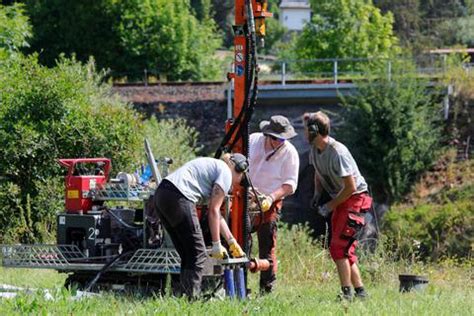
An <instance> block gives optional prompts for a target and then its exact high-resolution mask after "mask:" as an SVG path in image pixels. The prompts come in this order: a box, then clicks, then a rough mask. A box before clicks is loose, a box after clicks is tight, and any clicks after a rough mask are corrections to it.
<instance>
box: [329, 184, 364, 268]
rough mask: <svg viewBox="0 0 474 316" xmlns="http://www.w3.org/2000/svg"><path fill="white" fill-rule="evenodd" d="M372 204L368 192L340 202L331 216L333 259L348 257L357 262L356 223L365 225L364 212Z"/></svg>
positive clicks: (330, 250)
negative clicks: (354, 227)
mask: <svg viewBox="0 0 474 316" xmlns="http://www.w3.org/2000/svg"><path fill="white" fill-rule="evenodd" d="M371 205H372V198H371V197H370V196H369V195H368V194H366V193H360V194H355V195H353V196H351V197H350V198H348V199H347V200H346V201H345V202H343V203H342V204H340V205H339V206H338V207H337V208H336V209H335V210H334V212H333V214H332V217H331V243H330V245H329V252H330V253H331V257H332V258H333V260H339V259H343V258H348V259H349V263H350V264H351V265H353V264H354V263H356V262H357V256H356V254H355V248H356V246H357V240H355V237H356V236H354V235H355V234H356V233H357V231H356V230H354V229H353V226H354V224H355V225H356V226H357V225H358V226H359V227H361V226H363V225H364V217H363V216H361V215H362V214H360V213H361V211H362V212H366V211H367V210H369V209H370V207H371Z"/></svg>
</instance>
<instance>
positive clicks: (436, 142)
mask: <svg viewBox="0 0 474 316" xmlns="http://www.w3.org/2000/svg"><path fill="white" fill-rule="evenodd" d="M366 74H367V75H366V79H365V80H364V81H361V82H358V94H357V95H356V96H353V97H349V98H346V99H345V100H344V104H345V106H346V111H344V113H343V117H344V120H345V124H346V128H345V129H343V130H342V132H341V137H342V139H343V140H344V143H345V144H347V145H348V147H349V148H351V151H352V152H353V154H354V157H355V159H356V161H357V163H358V165H359V167H360V168H361V170H362V174H364V176H365V177H366V178H367V180H368V183H369V184H370V186H371V188H372V191H373V192H372V193H373V194H374V195H375V197H376V198H377V200H378V201H381V202H383V201H385V202H387V203H389V204H390V203H392V202H393V201H396V200H399V199H401V198H402V197H403V195H404V194H406V193H407V192H408V191H409V190H410V188H411V185H412V184H413V183H414V182H415V181H416V180H417V176H419V175H420V173H421V172H423V171H425V170H427V168H429V167H430V166H431V165H432V164H433V162H434V161H435V160H436V159H437V157H438V156H437V155H438V151H437V149H438V148H439V146H440V145H441V143H440V126H441V125H440V123H439V120H440V119H441V118H440V117H439V115H438V114H437V113H438V104H439V103H438V102H437V100H436V89H435V88H432V89H433V90H431V92H428V91H427V87H428V81H427V80H424V79H422V78H419V77H418V76H416V75H415V69H414V65H413V64H412V63H411V62H409V61H405V60H399V61H394V62H393V63H392V76H391V77H389V76H387V72H386V68H385V67H380V68H375V70H370V71H367V72H366Z"/></svg>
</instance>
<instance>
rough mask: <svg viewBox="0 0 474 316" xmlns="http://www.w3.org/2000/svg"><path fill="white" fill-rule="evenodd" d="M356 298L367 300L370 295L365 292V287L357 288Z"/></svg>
mask: <svg viewBox="0 0 474 316" xmlns="http://www.w3.org/2000/svg"><path fill="white" fill-rule="evenodd" d="M354 290H355V297H356V298H358V299H361V300H365V299H366V298H368V297H369V294H368V293H367V292H366V291H365V289H364V287H363V286H361V287H356V288H355V289H354Z"/></svg>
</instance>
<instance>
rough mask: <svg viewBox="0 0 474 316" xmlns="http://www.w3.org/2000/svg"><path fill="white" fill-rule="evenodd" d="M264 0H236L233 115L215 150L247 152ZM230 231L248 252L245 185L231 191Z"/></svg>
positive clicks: (263, 32) (262, 30) (265, 10)
mask: <svg viewBox="0 0 474 316" xmlns="http://www.w3.org/2000/svg"><path fill="white" fill-rule="evenodd" d="M267 6H268V4H267V0H235V25H234V27H233V30H234V69H233V72H232V73H229V74H228V79H229V80H234V98H233V109H232V117H231V118H229V119H228V120H227V122H226V135H225V137H224V139H223V141H222V143H221V146H220V147H219V149H218V150H217V152H216V157H220V155H221V154H222V152H224V151H225V152H234V153H242V154H244V155H246V156H247V155H248V136H249V134H248V123H249V121H250V118H251V115H252V112H253V108H254V106H255V101H256V96H257V80H258V78H257V76H256V74H257V55H256V46H257V38H261V39H262V40H263V37H264V36H265V18H266V17H271V16H272V14H271V13H268V12H267ZM232 193H233V194H232V196H233V198H232V212H231V216H230V221H231V231H232V234H233V235H234V237H235V238H236V240H237V241H238V242H239V244H240V245H242V246H243V249H244V251H246V252H247V253H248V252H249V247H248V243H249V234H250V220H249V217H248V214H247V200H248V198H247V188H243V187H237V188H234V189H233V192H232Z"/></svg>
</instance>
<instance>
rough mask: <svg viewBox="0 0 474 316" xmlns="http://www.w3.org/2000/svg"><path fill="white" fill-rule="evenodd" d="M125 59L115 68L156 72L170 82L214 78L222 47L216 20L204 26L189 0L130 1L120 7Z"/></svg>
mask: <svg viewBox="0 0 474 316" xmlns="http://www.w3.org/2000/svg"><path fill="white" fill-rule="evenodd" d="M117 10H118V12H119V14H118V15H119V16H120V17H121V18H120V21H119V23H118V25H117V32H118V34H119V37H120V46H121V48H122V54H121V55H122V57H121V58H120V55H117V57H118V58H117V60H116V61H117V62H116V63H115V64H114V66H113V69H120V71H125V72H131V71H134V70H135V71H136V70H137V69H145V68H148V69H153V70H156V71H157V72H158V73H159V74H161V75H165V76H166V77H167V78H169V79H171V80H179V79H183V80H187V79H193V80H198V79H209V78H215V76H216V75H217V74H218V73H219V71H220V65H219V64H218V63H216V62H215V60H214V59H213V55H214V52H215V50H216V49H217V48H218V47H219V45H220V40H219V38H218V35H217V34H216V32H215V28H214V24H213V21H212V20H210V19H207V20H203V21H202V22H201V23H199V22H198V20H197V19H196V18H195V17H194V16H193V15H192V14H190V7H189V3H188V1H187V0H176V1H167V0H146V1H143V0H127V1H125V0H124V1H120V2H119V4H118V7H117Z"/></svg>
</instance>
